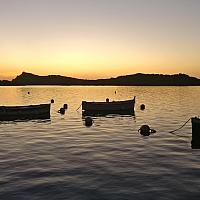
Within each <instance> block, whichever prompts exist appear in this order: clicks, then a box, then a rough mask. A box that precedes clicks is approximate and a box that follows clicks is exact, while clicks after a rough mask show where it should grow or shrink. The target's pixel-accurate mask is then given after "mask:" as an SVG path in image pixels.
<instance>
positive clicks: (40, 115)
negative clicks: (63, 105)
mask: <svg viewBox="0 0 200 200" xmlns="http://www.w3.org/2000/svg"><path fill="white" fill-rule="evenodd" d="M50 107H51V104H40V105H29V106H0V121H13V120H27V119H50Z"/></svg>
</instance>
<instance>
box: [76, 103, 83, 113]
mask: <svg viewBox="0 0 200 200" xmlns="http://www.w3.org/2000/svg"><path fill="white" fill-rule="evenodd" d="M81 105H82V103H81ZM81 105H80V106H79V107H78V108H77V109H76V111H78V110H79V109H80V107H81Z"/></svg>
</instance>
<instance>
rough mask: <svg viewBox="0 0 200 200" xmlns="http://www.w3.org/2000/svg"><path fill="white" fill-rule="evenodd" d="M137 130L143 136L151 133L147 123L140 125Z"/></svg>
mask: <svg viewBox="0 0 200 200" xmlns="http://www.w3.org/2000/svg"><path fill="white" fill-rule="evenodd" d="M138 131H139V132H140V134H141V135H144V136H149V135H150V133H151V129H150V127H149V126H148V125H142V126H141V127H140V129H139V130H138Z"/></svg>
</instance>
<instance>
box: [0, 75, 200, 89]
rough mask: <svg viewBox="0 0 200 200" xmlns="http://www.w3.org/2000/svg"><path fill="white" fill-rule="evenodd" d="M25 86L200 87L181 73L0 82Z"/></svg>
mask: <svg viewBox="0 0 200 200" xmlns="http://www.w3.org/2000/svg"><path fill="white" fill-rule="evenodd" d="M25 85H113V86H114V85H117V86H200V79H198V78H195V77H191V76H188V75H186V74H181V73H179V74H174V75H163V74H142V73H137V74H132V75H125V76H118V77H116V78H108V79H97V80H87V79H78V78H72V77H65V76H60V75H49V76H39V75H35V74H32V73H27V72H23V73H22V74H21V75H19V76H17V77H16V78H14V79H13V80H12V81H8V80H2V81H0V86H25Z"/></svg>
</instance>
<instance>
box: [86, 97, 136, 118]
mask: <svg viewBox="0 0 200 200" xmlns="http://www.w3.org/2000/svg"><path fill="white" fill-rule="evenodd" d="M134 106H135V97H134V98H133V99H131V100H125V101H110V102H109V100H108V99H107V101H106V102H87V101H82V110H83V114H84V115H92V114H131V115H133V114H134Z"/></svg>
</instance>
